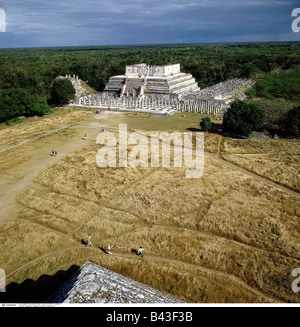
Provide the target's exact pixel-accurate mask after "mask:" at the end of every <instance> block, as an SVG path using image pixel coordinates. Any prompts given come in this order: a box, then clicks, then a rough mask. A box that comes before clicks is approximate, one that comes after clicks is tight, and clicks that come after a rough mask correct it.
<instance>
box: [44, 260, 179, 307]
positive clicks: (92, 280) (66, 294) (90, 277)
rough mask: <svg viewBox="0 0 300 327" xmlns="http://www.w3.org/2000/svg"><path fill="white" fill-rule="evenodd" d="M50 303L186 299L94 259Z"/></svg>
mask: <svg viewBox="0 0 300 327" xmlns="http://www.w3.org/2000/svg"><path fill="white" fill-rule="evenodd" d="M46 302H47V303H183V302H182V301H180V300H178V299H176V298H174V297H172V296H169V295H165V294H163V293H161V292H159V291H157V290H155V289H153V288H151V287H149V286H147V285H144V284H141V283H138V282H136V281H134V280H132V279H129V278H127V277H125V276H122V275H119V274H117V273H115V272H113V271H111V270H108V269H105V268H103V267H101V266H98V265H96V264H94V263H92V262H86V263H85V264H84V265H83V266H82V267H81V268H80V269H79V270H78V271H77V272H76V273H75V274H74V275H73V276H72V277H71V278H70V279H69V280H68V281H67V282H66V283H65V284H64V285H63V286H62V287H61V288H60V289H59V290H58V291H57V292H56V293H55V294H54V295H53V296H51V297H50V298H49V299H48V300H47V301H46Z"/></svg>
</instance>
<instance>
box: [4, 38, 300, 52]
mask: <svg viewBox="0 0 300 327" xmlns="http://www.w3.org/2000/svg"><path fill="white" fill-rule="evenodd" d="M267 43H274V44H275V43H278V44H284V43H300V40H299V41H248V42H247V41H241V42H239V41H235V42H189V43H149V44H103V45H96V44H90V45H58V46H57V45H53V46H43V47H40V46H36V47H30V46H28V47H14V48H1V47H0V51H1V50H17V49H19V50H22V49H55V48H57V49H59V48H61V49H63V48H101V47H116V48H117V47H147V46H176V45H183V46H184V45H214V44H215V45H218V44H221V45H226V44H237V45H238V44H267Z"/></svg>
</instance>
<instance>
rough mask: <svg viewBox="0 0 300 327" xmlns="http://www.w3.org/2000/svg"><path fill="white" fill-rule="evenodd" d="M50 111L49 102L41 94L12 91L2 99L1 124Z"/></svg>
mask: <svg viewBox="0 0 300 327" xmlns="http://www.w3.org/2000/svg"><path fill="white" fill-rule="evenodd" d="M49 110H50V107H49V105H48V104H47V101H46V100H45V99H44V98H43V97H42V96H41V95H39V94H31V93H30V92H29V91H27V90H24V89H20V88H19V89H10V90H5V91H3V92H2V94H1V97H0V122H5V121H7V120H9V119H12V118H15V117H19V116H25V117H30V116H34V115H42V114H44V113H46V112H48V111H49Z"/></svg>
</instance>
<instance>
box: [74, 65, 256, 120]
mask: <svg viewBox="0 0 300 327" xmlns="http://www.w3.org/2000/svg"><path fill="white" fill-rule="evenodd" d="M252 85H253V82H252V81H251V80H249V79H232V80H227V81H224V82H222V83H219V84H216V85H213V86H211V87H207V88H205V89H202V90H200V87H199V86H198V84H197V82H196V81H195V78H194V77H193V76H192V75H191V74H188V73H183V72H181V71H180V64H174V65H166V66H151V65H147V64H136V65H130V66H126V67H125V74H124V75H118V76H112V77H110V78H109V81H108V83H107V84H106V86H105V89H104V91H103V93H102V94H88V95H83V96H80V97H77V98H76V100H75V101H74V102H72V105H75V106H93V107H95V108H100V109H104V110H116V111H124V112H143V113H151V114H156V115H167V116H168V115H172V114H174V113H176V112H178V111H179V112H183V111H187V112H195V113H196V112H199V113H206V114H214V115H216V114H218V113H219V114H220V113H221V114H222V112H224V110H227V108H228V104H229V103H230V102H231V101H233V100H234V98H235V97H238V98H243V97H245V95H244V92H245V90H246V89H248V88H250V87H251V86H252Z"/></svg>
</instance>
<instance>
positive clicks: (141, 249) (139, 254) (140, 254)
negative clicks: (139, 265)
mask: <svg viewBox="0 0 300 327" xmlns="http://www.w3.org/2000/svg"><path fill="white" fill-rule="evenodd" d="M143 251H144V249H143V247H142V246H140V247H139V249H138V256H140V257H142V258H144V256H143Z"/></svg>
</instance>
